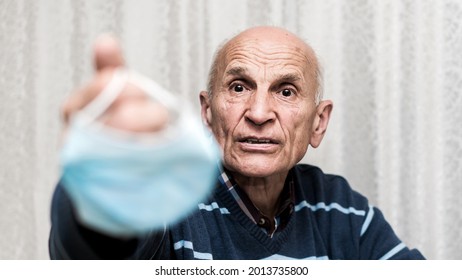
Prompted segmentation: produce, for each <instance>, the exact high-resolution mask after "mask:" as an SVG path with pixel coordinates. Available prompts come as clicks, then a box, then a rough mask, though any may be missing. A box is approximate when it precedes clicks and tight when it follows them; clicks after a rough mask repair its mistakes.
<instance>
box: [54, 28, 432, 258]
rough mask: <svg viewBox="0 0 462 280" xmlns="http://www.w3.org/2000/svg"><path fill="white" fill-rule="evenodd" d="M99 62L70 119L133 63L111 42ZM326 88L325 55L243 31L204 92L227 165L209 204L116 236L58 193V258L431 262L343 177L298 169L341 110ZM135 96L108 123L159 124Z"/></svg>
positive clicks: (207, 118)
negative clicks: (325, 95)
mask: <svg viewBox="0 0 462 280" xmlns="http://www.w3.org/2000/svg"><path fill="white" fill-rule="evenodd" d="M95 60H96V68H97V70H98V73H97V75H96V78H95V80H94V81H93V82H92V83H91V84H90V85H89V86H88V87H86V88H85V89H84V90H82V91H80V92H78V93H77V94H76V95H75V96H74V97H72V98H71V99H70V100H69V102H68V103H67V104H66V105H65V107H64V115H65V119H66V120H67V119H69V118H70V116H72V114H73V113H75V112H76V111H78V110H79V109H81V108H82V107H84V106H85V105H86V104H87V103H88V102H89V100H91V99H92V98H94V96H95V94H96V93H97V92H99V91H100V90H101V88H102V87H104V85H105V84H106V83H107V81H108V80H109V77H110V76H111V75H112V72H111V71H112V70H113V68H114V67H118V66H121V65H123V59H122V56H121V53H120V50H119V49H118V47H117V45H116V44H115V43H113V42H110V40H109V41H106V42H105V43H104V42H103V43H100V44H99V46H97V48H96V56H95ZM321 87H322V85H321V77H320V71H319V65H318V61H317V59H316V55H315V53H314V52H313V50H312V49H311V48H310V47H309V46H308V45H307V44H306V43H305V42H303V41H302V40H300V39H299V38H298V37H297V36H295V35H294V34H292V33H290V32H288V31H286V30H284V29H280V28H275V27H256V28H251V29H248V30H246V31H244V32H242V33H240V34H238V35H237V36H235V37H234V38H232V39H231V40H229V41H227V42H226V43H225V44H224V45H223V46H222V47H221V48H220V49H219V50H218V52H217V53H216V56H215V59H214V61H213V64H212V68H211V71H210V76H209V83H208V90H207V91H203V92H201V93H200V102H201V113H202V114H201V115H202V120H203V122H204V123H205V125H206V126H207V127H208V128H209V129H210V130H211V131H212V132H213V135H214V136H215V138H216V140H217V143H218V144H219V147H220V148H221V150H222V156H223V157H222V167H223V168H222V170H221V174H219V176H218V180H217V182H218V183H217V184H216V188H215V189H214V191H213V193H212V194H211V195H210V196H209V197H208V198H207V199H204V201H203V204H202V205H207V206H209V207H208V208H207V207H202V208H199V209H197V208H196V210H195V211H194V212H193V213H191V214H190V215H189V216H187V217H186V218H183V219H182V220H181V221H179V222H177V223H174V224H171V225H169V226H168V228H167V229H166V230H156V231H153V232H151V233H150V234H146V235H143V236H131V237H129V238H127V237H124V238H118V237H115V236H111V235H110V234H106V233H102V232H99V231H98V230H95V229H91V228H89V227H87V226H86V225H85V224H82V223H81V222H79V221H78V219H76V217H75V215H74V213H75V211H74V210H73V202H72V199H69V198H68V195H67V194H66V191H64V190H63V188H62V186H61V185H58V187H57V189H56V192H55V197H54V202H53V210H52V211H53V215H52V224H53V227H52V231H51V235H50V254H51V257H52V258H84V259H91V258H112V259H113V258H137V259H148V258H158V259H159V258H160V259H422V258H423V256H422V255H421V254H420V253H419V252H418V251H417V250H409V249H408V248H407V247H406V246H405V245H404V244H403V243H402V242H401V241H400V240H399V239H398V238H397V236H396V235H395V234H394V232H393V230H392V229H391V227H390V225H389V224H388V223H387V222H386V221H385V219H384V217H383V215H382V214H381V212H380V211H379V210H378V209H377V208H374V207H372V206H370V205H369V204H368V202H367V200H366V198H364V197H363V196H361V195H360V194H358V193H356V192H354V191H353V190H352V189H351V188H350V187H349V185H348V183H347V182H346V181H345V180H344V179H343V178H342V177H339V176H333V175H326V174H324V173H323V172H322V171H321V170H320V169H318V168H316V167H314V166H309V165H302V164H298V165H297V163H298V162H299V161H300V160H301V159H302V157H303V156H304V155H305V153H306V151H307V149H308V146H312V147H313V148H316V147H317V146H319V144H320V143H321V140H322V138H323V136H324V134H325V132H326V129H327V125H328V121H329V117H330V113H331V111H332V106H333V105H332V102H331V101H329V100H322V96H321ZM130 90H132V91H133V92H131V93H127V92H124V93H123V94H124V96H122V97H123V98H122V100H120V102H119V105H118V106H119V107H125V108H124V109H121V111H123V112H127V111H129V112H134V113H133V114H123V115H124V116H125V118H120V117H119V116H118V114H117V110H115V113H113V114H112V116H111V117H110V118H111V120H110V122H112V124H113V125H114V126H119V127H121V128H123V129H126V130H129V131H143V130H144V129H145V128H146V127H150V128H152V127H157V128H159V127H161V126H162V120H163V117H162V116H163V115H162V110H160V113H159V108H157V109H156V108H151V107H150V106H147V105H145V103H143V100H142V99H140V98H138V97H137V96H138V95H137V94H138V93H136V92H135V91H136V90H134V89H130V88H128V89H125V91H130ZM127 108H128V109H127ZM130 108H132V109H133V108H137V109H133V110H131V109H130ZM155 109H156V110H157V112H153V110H154V111H155ZM143 110H144V113H140V112H141V111H143ZM136 114H141V115H139V116H136ZM142 114H146V115H149V114H156V116H157V117H156V120H157V122H158V123H155V124H153V123H148V121H146V120H147V119H148V118H142V119H140V116H143V115H142ZM134 116H136V117H134Z"/></svg>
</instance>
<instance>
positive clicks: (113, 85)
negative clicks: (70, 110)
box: [77, 68, 128, 125]
mask: <svg viewBox="0 0 462 280" xmlns="http://www.w3.org/2000/svg"><path fill="white" fill-rule="evenodd" d="M127 80H128V72H127V70H126V69H123V68H117V69H116V70H115V71H114V74H113V76H112V79H111V81H110V82H109V83H108V84H107V85H106V87H105V88H104V89H103V90H102V91H101V93H100V94H98V95H97V96H96V97H95V99H93V101H91V102H90V103H89V104H88V105H87V106H85V107H84V108H83V109H82V110H81V111H80V112H78V113H77V119H78V120H79V122H80V123H81V124H82V125H89V124H90V123H92V122H95V120H96V119H97V118H98V117H100V116H101V115H102V114H103V113H104V112H105V111H106V110H107V109H108V108H109V106H111V104H112V103H113V102H114V101H115V100H116V98H117V96H119V94H120V93H121V92H122V90H123V89H124V87H125V85H126V84H127Z"/></svg>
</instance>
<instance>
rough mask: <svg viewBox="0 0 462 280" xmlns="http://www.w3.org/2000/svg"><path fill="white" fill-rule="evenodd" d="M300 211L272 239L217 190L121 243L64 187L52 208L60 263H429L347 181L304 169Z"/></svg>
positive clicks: (299, 178)
mask: <svg viewBox="0 0 462 280" xmlns="http://www.w3.org/2000/svg"><path fill="white" fill-rule="evenodd" d="M293 174H294V178H295V182H294V183H295V184H294V186H295V188H294V190H295V202H296V203H295V209H294V210H295V211H294V212H293V213H292V214H291V217H290V220H289V222H288V224H287V226H286V227H285V228H284V229H283V230H281V231H279V232H277V233H276V234H275V235H274V236H273V237H269V236H268V235H267V234H266V233H265V232H264V231H263V230H262V229H261V228H260V227H258V226H257V225H256V224H255V223H254V222H253V221H252V220H251V219H250V218H249V217H248V216H247V215H246V214H245V213H244V212H243V211H242V209H241V208H240V207H239V205H238V204H237V203H236V201H235V199H234V198H233V197H232V195H231V194H230V193H229V192H228V189H227V188H226V187H224V186H222V185H221V184H217V188H216V189H215V191H214V193H213V194H212V195H211V196H210V197H209V198H208V199H207V200H206V201H204V202H203V203H201V204H200V207H198V210H197V211H195V212H194V213H192V214H191V215H190V216H189V217H188V218H187V219H185V220H184V221H182V222H180V223H178V224H177V225H172V226H170V228H168V229H166V230H165V231H163V232H162V231H161V232H153V233H151V234H149V235H147V236H144V237H139V238H134V239H131V240H119V239H115V238H111V237H108V236H105V235H102V234H99V233H96V232H93V231H91V230H89V229H87V228H85V227H83V226H81V225H79V224H78V223H77V222H76V220H75V218H74V215H73V213H72V205H71V204H72V203H71V202H70V201H69V199H68V197H67V195H66V193H65V191H64V190H63V188H62V186H60V185H58V187H57V188H56V190H55V195H54V198H53V205H52V229H51V233H50V243H49V245H50V256H51V258H54V259H97V258H105V259H114V258H128V259H423V256H422V255H421V254H420V252H419V251H417V250H409V249H408V248H407V247H406V246H405V245H404V244H403V243H402V242H401V241H400V240H399V239H398V237H397V236H396V235H395V233H394V232H393V230H392V228H391V227H390V225H389V224H388V223H387V222H386V221H385V219H384V217H383V215H382V213H381V212H380V210H379V209H377V208H375V207H372V206H370V205H369V203H368V201H367V199H366V198H365V197H363V196H362V195H360V194H359V193H357V192H355V191H353V190H352V189H351V188H350V186H349V185H348V183H347V182H346V180H345V179H343V178H342V177H339V176H334V175H326V174H324V173H323V172H322V171H321V170H320V169H319V168H317V167H314V166H310V165H297V166H295V167H294V169H293Z"/></svg>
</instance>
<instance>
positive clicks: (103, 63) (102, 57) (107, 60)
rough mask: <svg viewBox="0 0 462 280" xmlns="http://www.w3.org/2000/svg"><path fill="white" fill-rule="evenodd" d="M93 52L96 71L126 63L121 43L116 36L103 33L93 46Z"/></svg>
mask: <svg viewBox="0 0 462 280" xmlns="http://www.w3.org/2000/svg"><path fill="white" fill-rule="evenodd" d="M93 53H94V64H95V69H96V71H101V70H103V69H105V68H116V67H120V66H123V65H124V58H123V55H122V49H121V47H120V43H119V41H118V40H117V39H116V38H115V37H113V36H111V35H109V34H104V35H101V36H99V37H98V39H96V42H95V44H94V46H93Z"/></svg>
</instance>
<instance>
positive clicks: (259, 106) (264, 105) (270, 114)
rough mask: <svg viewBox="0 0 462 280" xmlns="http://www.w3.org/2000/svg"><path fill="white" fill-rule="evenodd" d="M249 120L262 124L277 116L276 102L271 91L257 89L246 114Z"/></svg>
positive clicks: (249, 102)
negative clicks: (274, 102)
mask: <svg viewBox="0 0 462 280" xmlns="http://www.w3.org/2000/svg"><path fill="white" fill-rule="evenodd" d="M245 118H246V120H247V121H249V122H251V123H252V124H254V125H257V126H262V125H264V124H266V123H270V122H272V121H273V120H274V118H275V111H274V104H273V99H272V96H271V93H270V92H269V91H267V90H256V91H255V92H254V93H253V94H252V96H251V97H250V98H249V100H248V107H247V111H246V114H245Z"/></svg>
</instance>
